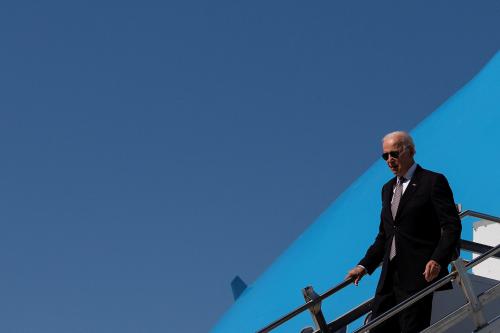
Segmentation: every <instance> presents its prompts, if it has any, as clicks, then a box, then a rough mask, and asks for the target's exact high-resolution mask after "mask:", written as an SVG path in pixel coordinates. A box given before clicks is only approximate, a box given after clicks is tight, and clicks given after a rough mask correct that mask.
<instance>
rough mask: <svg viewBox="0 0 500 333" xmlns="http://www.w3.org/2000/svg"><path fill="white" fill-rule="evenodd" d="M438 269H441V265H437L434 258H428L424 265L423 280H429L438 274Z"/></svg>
mask: <svg viewBox="0 0 500 333" xmlns="http://www.w3.org/2000/svg"><path fill="white" fill-rule="evenodd" d="M440 271H441V265H439V264H438V263H437V262H436V261H434V260H429V262H428V263H427V265H425V271H424V273H423V276H424V278H425V281H427V282H431V281H432V280H434V279H435V278H436V277H437V276H438V274H439V272H440Z"/></svg>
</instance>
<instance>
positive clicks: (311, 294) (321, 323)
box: [302, 286, 328, 333]
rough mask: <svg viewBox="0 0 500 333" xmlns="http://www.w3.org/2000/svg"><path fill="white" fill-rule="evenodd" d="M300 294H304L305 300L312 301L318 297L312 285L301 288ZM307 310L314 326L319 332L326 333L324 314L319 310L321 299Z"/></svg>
mask: <svg viewBox="0 0 500 333" xmlns="http://www.w3.org/2000/svg"><path fill="white" fill-rule="evenodd" d="M302 295H303V296H304V300H305V301H306V303H307V302H309V301H314V300H317V299H318V298H319V295H318V294H317V293H316V292H315V291H314V289H313V287H311V286H307V287H305V288H304V289H302ZM309 312H311V316H312V319H313V321H314V324H315V325H316V328H317V329H319V331H320V332H321V333H328V324H327V323H326V320H325V316H324V315H323V311H321V301H319V302H317V303H316V304H314V306H311V307H310V308H309Z"/></svg>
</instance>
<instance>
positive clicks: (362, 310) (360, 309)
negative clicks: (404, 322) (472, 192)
mask: <svg viewBox="0 0 500 333" xmlns="http://www.w3.org/2000/svg"><path fill="white" fill-rule="evenodd" d="M467 216H471V217H477V218H480V219H483V220H488V221H491V222H497V223H500V218H498V217H496V216H493V215H488V214H483V213H480V212H477V211H473V210H465V211H463V212H460V213H459V217H460V219H463V218H464V217H467ZM461 241H462V242H465V244H464V245H466V246H465V247H464V248H462V249H463V250H467V251H471V252H479V251H485V250H487V251H486V252H483V254H482V255H480V256H479V257H477V258H475V259H474V260H472V261H470V262H469V263H468V264H467V265H465V267H466V268H467V269H469V268H472V267H473V266H475V265H477V264H479V263H480V262H482V261H483V260H486V259H488V258H489V257H492V256H494V257H500V251H499V250H498V248H499V246H496V247H490V246H488V245H484V244H478V243H474V242H470V241H464V240H461ZM491 253H492V254H491ZM486 255H488V257H485V256H486ZM481 258H483V259H481ZM479 259H481V260H479ZM473 263H474V264H473ZM456 275H457V272H451V273H450V274H448V275H446V276H445V277H443V278H441V279H440V280H438V281H436V282H434V283H433V284H431V285H429V286H428V287H426V288H424V289H422V290H420V291H419V292H417V293H416V294H414V295H413V296H412V297H410V298H408V299H406V300H405V301H403V302H401V303H399V304H398V305H396V306H395V307H393V308H392V309H390V310H388V311H387V312H385V313H383V314H382V315H380V316H379V317H377V318H376V319H374V320H373V321H371V322H370V323H368V324H366V325H365V326H363V327H361V328H359V329H358V330H356V331H355V332H353V333H360V332H365V331H366V330H367V329H370V328H373V327H375V326H377V325H378V324H380V323H381V322H382V321H383V320H385V319H388V318H390V317H392V316H393V315H395V314H397V313H399V312H400V311H402V310H404V309H406V308H407V307H409V306H411V305H412V304H414V303H415V302H417V301H419V300H420V299H421V298H423V297H425V296H426V295H428V294H430V293H431V292H434V291H435V290H436V289H439V288H440V287H442V286H444V285H445V284H447V283H448V282H450V281H452V280H453V279H454V278H455V277H456ZM353 281H354V278H352V277H351V278H348V279H346V280H344V281H342V282H341V283H339V284H337V285H336V286H334V287H332V288H331V289H329V290H327V291H326V292H325V293H323V294H321V295H318V297H317V298H315V299H313V300H309V301H307V302H306V303H305V304H304V305H302V306H300V307H298V308H296V309H295V310H293V311H291V312H289V313H288V314H286V315H284V316H283V317H281V318H279V319H278V320H276V321H274V322H272V323H271V324H269V325H267V326H266V327H264V328H262V329H261V330H259V331H257V333H267V332H269V331H271V330H273V329H275V328H276V327H278V326H280V325H282V324H284V323H285V322H287V321H289V320H290V319H292V318H293V317H295V316H297V315H299V314H300V313H302V312H304V311H306V310H311V309H312V308H313V307H314V306H315V305H317V304H319V303H321V301H323V300H324V299H326V298H328V297H330V296H331V295H333V294H334V293H336V292H338V291H340V290H342V289H344V288H345V287H347V286H348V285H350V284H351V283H353ZM433 286H436V287H434V288H432V287H433ZM413 299H415V300H413ZM372 301H373V298H371V299H369V300H367V301H365V302H364V303H362V304H361V305H359V306H357V307H356V308H354V309H352V310H350V311H349V312H347V313H345V314H344V315H342V316H341V317H339V318H337V319H336V320H334V321H333V322H331V323H330V324H328V326H329V328H330V329H331V328H332V327H333V326H334V327H338V326H339V325H340V324H341V323H342V324H344V325H347V324H349V323H350V322H352V321H354V320H356V319H358V318H359V317H361V316H363V315H364V314H366V313H367V312H369V311H366V309H367V304H371V302H372ZM407 303H409V304H407ZM349 319H352V320H350V321H349ZM318 332H319V330H316V331H314V333H318Z"/></svg>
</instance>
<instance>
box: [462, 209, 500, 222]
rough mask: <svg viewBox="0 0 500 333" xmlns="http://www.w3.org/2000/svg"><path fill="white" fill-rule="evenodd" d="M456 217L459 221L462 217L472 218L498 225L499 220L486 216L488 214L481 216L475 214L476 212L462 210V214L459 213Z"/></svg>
mask: <svg viewBox="0 0 500 333" xmlns="http://www.w3.org/2000/svg"><path fill="white" fill-rule="evenodd" d="M458 216H459V217H460V218H461V219H462V218H464V217H466V216H472V217H477V218H479V219H483V220H488V221H491V222H497V223H500V218H498V217H496V216H493V215H488V214H483V213H480V212H476V211H473V210H464V211H463V212H460V213H459V214H458Z"/></svg>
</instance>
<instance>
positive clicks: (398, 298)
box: [370, 260, 433, 333]
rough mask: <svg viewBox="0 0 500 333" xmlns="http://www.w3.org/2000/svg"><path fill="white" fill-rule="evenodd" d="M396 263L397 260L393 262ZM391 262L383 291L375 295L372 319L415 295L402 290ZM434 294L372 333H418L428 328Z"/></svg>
mask: <svg viewBox="0 0 500 333" xmlns="http://www.w3.org/2000/svg"><path fill="white" fill-rule="evenodd" d="M393 262H395V260H393ZM393 262H391V263H390V264H389V267H388V269H389V270H388V272H387V277H386V280H385V283H384V287H383V288H382V290H381V291H380V292H379V293H377V295H375V302H374V305H373V311H372V318H373V319H374V318H376V317H378V316H380V315H381V314H383V313H384V312H386V311H387V310H389V309H390V308H392V307H394V306H395V305H397V304H398V303H400V302H402V301H404V300H405V299H407V298H408V297H410V296H411V295H413V294H414V292H411V293H410V292H407V291H405V290H403V289H401V288H400V286H399V277H398V270H397V267H396V264H395V263H393ZM432 296H433V295H432V294H430V295H428V296H426V297H424V298H423V299H421V300H420V301H418V302H417V303H415V304H413V305H412V306H410V307H409V308H407V309H405V310H403V311H401V312H399V314H397V315H395V316H393V317H391V318H390V319H388V320H386V321H385V322H383V323H382V324H380V325H378V326H377V327H375V328H373V329H371V330H370V333H399V332H401V333H417V332H420V331H421V330H423V329H425V328H427V327H428V326H429V324H430V322H431V313H432Z"/></svg>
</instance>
